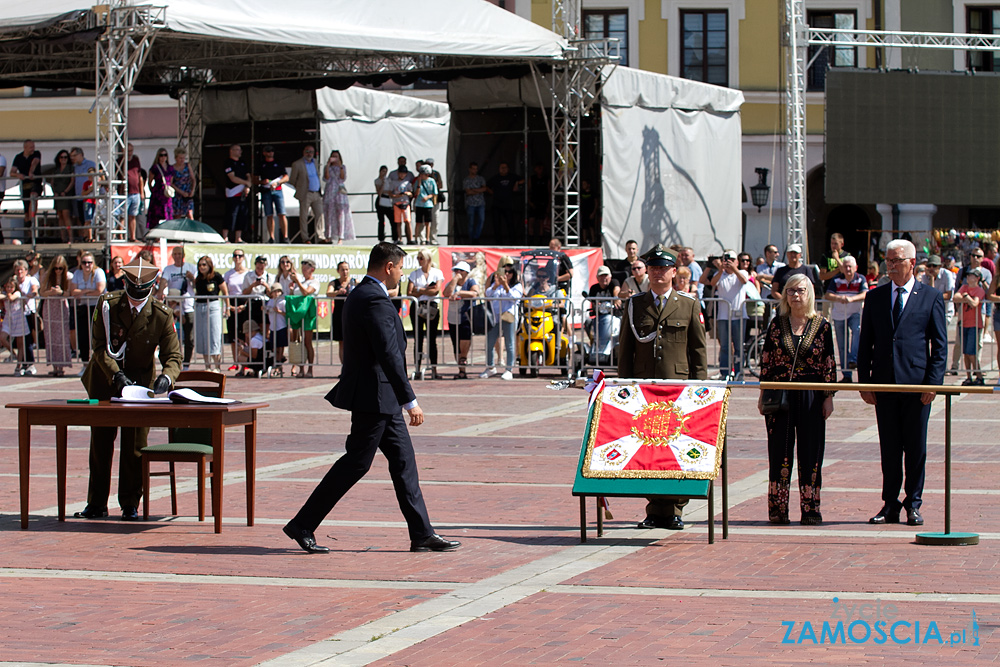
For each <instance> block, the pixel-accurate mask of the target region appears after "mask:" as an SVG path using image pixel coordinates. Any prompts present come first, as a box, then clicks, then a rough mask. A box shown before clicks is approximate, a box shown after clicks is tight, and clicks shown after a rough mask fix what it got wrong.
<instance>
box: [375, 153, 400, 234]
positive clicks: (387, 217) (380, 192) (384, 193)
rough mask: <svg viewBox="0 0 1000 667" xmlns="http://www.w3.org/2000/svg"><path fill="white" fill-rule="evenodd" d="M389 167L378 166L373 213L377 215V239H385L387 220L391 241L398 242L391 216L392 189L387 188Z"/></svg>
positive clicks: (397, 230)
mask: <svg viewBox="0 0 1000 667" xmlns="http://www.w3.org/2000/svg"><path fill="white" fill-rule="evenodd" d="M388 180H389V167H387V166H385V165H382V166H381V167H379V168H378V178H376V179H375V215H376V216H377V217H378V240H379V242H382V241H385V223H386V221H388V222H389V235H390V236H391V237H392V242H393V243H398V242H399V229H397V228H396V225H395V224H394V223H393V218H392V191H391V190H389V189H388Z"/></svg>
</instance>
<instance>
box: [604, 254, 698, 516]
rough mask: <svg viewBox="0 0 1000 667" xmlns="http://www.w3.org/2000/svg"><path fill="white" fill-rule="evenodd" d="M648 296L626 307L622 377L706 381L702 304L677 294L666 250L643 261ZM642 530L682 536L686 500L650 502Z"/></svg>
mask: <svg viewBox="0 0 1000 667" xmlns="http://www.w3.org/2000/svg"><path fill="white" fill-rule="evenodd" d="M642 259H643V260H644V261H645V262H646V272H647V274H648V275H649V291H648V292H643V293H641V294H636V295H635V296H633V297H632V298H630V299H629V300H628V302H627V304H626V306H625V314H624V317H623V318H622V327H621V334H620V335H619V342H618V377H623V378H649V379H657V380H688V379H690V380H704V379H706V378H707V377H708V355H707V353H706V347H705V324H704V322H703V321H702V318H701V308H700V306H699V305H698V299H697V298H696V297H695V296H694V295H693V294H688V293H683V292H677V291H676V290H674V289H673V287H672V286H673V280H674V274H676V273H677V268H676V267H677V256H676V255H675V254H674V252H673V251H672V250H669V249H667V248H665V247H663V246H662V245H657V246H655V247H654V248H653V249H652V250H650V251H649V252H647V253H646V254H645V255H643V257H642ZM647 500H648V503H647V505H646V518H645V519H644V520H643V521H642V522H641V523H640V524H639V528H669V529H671V530H683V529H684V521H683V519H682V518H681V517H682V515H683V512H684V506H685V505H687V503H688V499H687V498H675V497H672V496H652V497H649V498H647Z"/></svg>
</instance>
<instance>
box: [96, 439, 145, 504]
mask: <svg viewBox="0 0 1000 667" xmlns="http://www.w3.org/2000/svg"><path fill="white" fill-rule="evenodd" d="M118 430H119V429H118V428H115V427H111V428H107V427H94V428H91V429H90V483H89V485H88V486H87V504H88V505H91V506H93V507H96V508H102V507H107V506H108V496H109V495H110V494H111V462H112V459H113V458H114V451H115V436H116V435H117V434H118ZM148 435H149V429H148V428H123V429H121V446H120V450H121V451H120V453H119V459H118V505H119V506H120V507H122V508H125V507H139V500H140V498H141V497H142V453H141V450H142V448H143V447H145V446H146V438H147V436H148Z"/></svg>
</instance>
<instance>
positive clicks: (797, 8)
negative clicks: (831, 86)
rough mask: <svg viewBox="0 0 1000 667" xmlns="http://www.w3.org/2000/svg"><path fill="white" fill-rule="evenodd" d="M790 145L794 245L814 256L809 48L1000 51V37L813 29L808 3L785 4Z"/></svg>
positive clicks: (789, 214)
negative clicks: (809, 221) (809, 209)
mask: <svg viewBox="0 0 1000 667" xmlns="http://www.w3.org/2000/svg"><path fill="white" fill-rule="evenodd" d="M784 46H785V91H786V97H785V120H786V124H785V143H786V148H787V150H786V161H787V175H786V187H787V205H786V208H785V219H786V222H787V225H788V243H789V244H791V243H799V244H802V246H803V249H804V250H805V252H806V253H808V252H809V246H808V243H807V238H808V237H807V229H806V144H805V123H806V105H805V94H806V70H807V69H808V67H809V65H810V63H809V62H808V61H807V55H808V47H810V46H819V47H843V46H847V47H859V46H881V47H892V48H915V49H939V50H940V49H944V50H951V51H994V50H1000V35H980V34H971V33H947V32H905V31H893V30H848V29H832V28H824V29H818V28H810V27H809V26H808V25H806V11H805V0H785V45H784Z"/></svg>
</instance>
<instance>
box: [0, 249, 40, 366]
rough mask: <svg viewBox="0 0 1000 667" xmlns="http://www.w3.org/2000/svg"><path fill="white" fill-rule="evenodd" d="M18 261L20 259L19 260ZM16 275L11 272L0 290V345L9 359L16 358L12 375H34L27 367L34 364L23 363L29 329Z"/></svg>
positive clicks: (25, 357) (25, 358)
mask: <svg viewBox="0 0 1000 667" xmlns="http://www.w3.org/2000/svg"><path fill="white" fill-rule="evenodd" d="M19 261H20V260H19ZM25 303H26V299H24V298H22V294H21V290H20V286H19V283H18V280H17V275H16V274H12V275H11V276H10V277H8V278H7V279H6V280H5V281H3V286H2V290H0V306H2V308H3V311H2V312H3V322H2V324H0V346H2V347H4V348H6V350H7V351H8V352H10V357H11V359H16V360H17V366H16V367H15V368H14V375H17V376H23V375H34V373H32V372H30V371H29V370H27V369H29V368H30V369H32V370H33V369H34V365H29V364H26V363H24V362H25V361H26V360H27V347H28V341H29V340H30V337H31V331H29V330H28V319H27V318H26V317H25V316H24V304H25Z"/></svg>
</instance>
